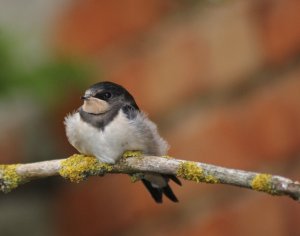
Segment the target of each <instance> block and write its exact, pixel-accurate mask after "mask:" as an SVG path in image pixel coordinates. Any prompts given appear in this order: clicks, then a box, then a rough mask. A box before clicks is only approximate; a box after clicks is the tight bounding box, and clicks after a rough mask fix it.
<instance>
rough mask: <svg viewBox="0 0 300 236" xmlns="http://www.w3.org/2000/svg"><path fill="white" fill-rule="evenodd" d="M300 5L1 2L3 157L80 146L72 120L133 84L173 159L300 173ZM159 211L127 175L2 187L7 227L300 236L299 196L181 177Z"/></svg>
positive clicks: (1, 229) (57, 153)
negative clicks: (98, 93)
mask: <svg viewBox="0 0 300 236" xmlns="http://www.w3.org/2000/svg"><path fill="white" fill-rule="evenodd" d="M299 12H300V2H299V1H297V0H243V1H241V0H239V1H238V0H202V1H194V0H188V1H182V0H165V1H160V0H123V1H114V0H113V1H104V0H87V1H79V0H77V1H70V0H52V1H47V0H27V1H18V0H9V1H8V0H0V153H1V155H0V162H1V163H16V162H33V161H41V160H48V159H56V158H64V157H67V156H68V155H71V154H73V153H75V150H74V149H73V148H72V147H71V146H70V145H69V144H68V142H67V140H66V137H65V134H64V126H63V119H64V116H65V115H66V114H67V113H68V112H71V111H72V110H74V109H76V108H77V107H78V106H80V103H81V101H80V99H79V97H80V95H81V94H82V92H83V91H84V90H85V89H86V88H87V87H88V86H89V85H90V84H93V83H95V82H98V81H101V80H111V81H114V82H117V83H120V84H122V85H123V86H125V87H126V88H128V90H129V91H130V92H131V93H132V94H133V95H134V97H135V98H136V100H137V103H138V105H139V106H140V107H141V108H142V109H143V110H144V111H146V112H147V113H148V114H149V116H150V118H151V119H152V120H154V121H155V122H156V123H157V124H158V126H159V128H160V132H161V134H162V136H163V137H165V138H166V139H167V140H168V141H169V143H170V145H171V150H170V155H173V156H175V157H179V158H183V159H188V160H195V161H202V162H207V163H211V164H216V165H222V166H226V167H232V168H240V169H245V170H253V171H261V172H270V173H273V174H279V175H283V176H287V177H289V178H294V179H300V174H299V173H300V158H299V157H300V14H299ZM173 189H174V191H175V193H176V195H177V196H178V198H179V199H180V203H178V204H174V203H171V202H170V201H168V200H167V199H166V201H165V203H164V204H162V205H157V204H155V203H154V201H153V200H152V199H151V197H150V196H149V194H148V192H147V191H146V190H145V189H144V188H143V186H142V184H141V183H135V184H132V183H131V182H130V180H129V178H128V177H127V176H125V175H114V176H113V175H109V176H105V177H103V178H97V177H94V178H90V179H89V180H88V181H85V182H83V183H80V184H70V183H68V182H67V181H65V180H63V179H61V178H58V177H57V178H48V179H44V180H38V181H34V182H32V183H28V184H26V185H23V186H21V187H20V188H18V189H16V190H15V191H13V192H11V193H9V194H6V195H4V194H1V195H0V234H1V236H6V235H9V236H15V235H31V236H34V235H44V236H48V235H49V236H50V235H51V236H52V235H58V236H81V235H85V236H96V235H206V236H210V235H251V236H252V235H273V236H276V235H278V236H281V235H300V228H299V218H300V206H299V204H298V203H296V202H294V201H292V200H290V199H288V198H284V197H282V198H281V197H270V196H268V195H265V194H263V193H257V192H254V191H250V190H244V189H239V188H235V187H229V186H222V185H207V184H195V183H190V182H187V181H184V182H183V187H177V186H174V185H173Z"/></svg>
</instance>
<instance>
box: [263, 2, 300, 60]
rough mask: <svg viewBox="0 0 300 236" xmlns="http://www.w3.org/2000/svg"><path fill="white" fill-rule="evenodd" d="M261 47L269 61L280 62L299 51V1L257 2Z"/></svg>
mask: <svg viewBox="0 0 300 236" xmlns="http://www.w3.org/2000/svg"><path fill="white" fill-rule="evenodd" d="M258 5H259V9H260V11H259V12H260V14H259V15H260V21H259V26H260V27H261V32H262V39H263V49H264V52H265V54H266V57H267V60H268V61H269V62H270V63H282V62H284V61H285V60H288V58H290V57H292V56H295V55H297V54H299V52H300V27H299V25H300V15H299V11H300V2H299V1H297V0H268V1H262V2H260V3H259V4H258Z"/></svg>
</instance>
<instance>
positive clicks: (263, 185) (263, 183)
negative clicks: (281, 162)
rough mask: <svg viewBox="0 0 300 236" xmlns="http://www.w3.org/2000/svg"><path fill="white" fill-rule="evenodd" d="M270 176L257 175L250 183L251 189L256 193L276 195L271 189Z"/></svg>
mask: <svg viewBox="0 0 300 236" xmlns="http://www.w3.org/2000/svg"><path fill="white" fill-rule="evenodd" d="M271 180H272V175H269V174H257V175H256V176H255V177H254V178H253V180H252V181H251V187H252V189H254V190H256V191H261V192H266V193H270V194H273V195H276V191H275V190H274V189H273V187H272V182H271Z"/></svg>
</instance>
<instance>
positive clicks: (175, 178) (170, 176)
mask: <svg viewBox="0 0 300 236" xmlns="http://www.w3.org/2000/svg"><path fill="white" fill-rule="evenodd" d="M164 176H165V177H167V178H169V179H171V180H173V181H174V182H175V183H176V184H178V185H179V186H181V185H182V183H181V181H180V180H179V179H178V178H177V177H176V176H175V175H164Z"/></svg>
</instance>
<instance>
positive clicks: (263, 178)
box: [0, 155, 300, 201]
mask: <svg viewBox="0 0 300 236" xmlns="http://www.w3.org/2000/svg"><path fill="white" fill-rule="evenodd" d="M111 173H113V174H118V173H123V174H130V175H132V176H133V177H135V178H136V177H137V178H140V177H141V173H142V174H143V173H159V174H168V175H170V174H172V175H176V176H177V177H181V178H184V179H186V180H191V181H195V182H204V183H212V184H228V185H234V186H238V187H242V188H248V189H252V190H256V191H262V192H265V193H268V194H271V195H278V196H288V197H291V198H292V199H294V200H297V201H299V200H300V183H299V182H297V181H293V180H291V179H288V178H284V177H281V176H277V175H270V174H263V173H256V172H250V171H243V170H238V169H230V168H224V167H220V166H215V165H210V164H205V163H200V162H191V161H185V160H179V159H175V158H171V157H157V156H139V157H128V158H122V159H121V160H120V161H119V162H118V163H116V164H114V165H109V164H104V163H100V162H98V161H97V160H96V159H95V158H94V157H86V156H83V155H73V156H71V157H69V158H67V159H60V160H51V161H43V162H35V163H30V164H17V165H0V188H1V190H2V191H3V192H9V191H11V190H12V189H14V188H16V187H18V186H19V185H20V184H23V183H26V182H28V181H30V180H33V179H38V178H45V177H49V176H56V175H61V176H62V177H64V178H67V179H69V180H71V181H73V182H79V181H81V180H84V179H85V178H86V177H88V176H91V175H105V174H111ZM136 174H137V175H136Z"/></svg>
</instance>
